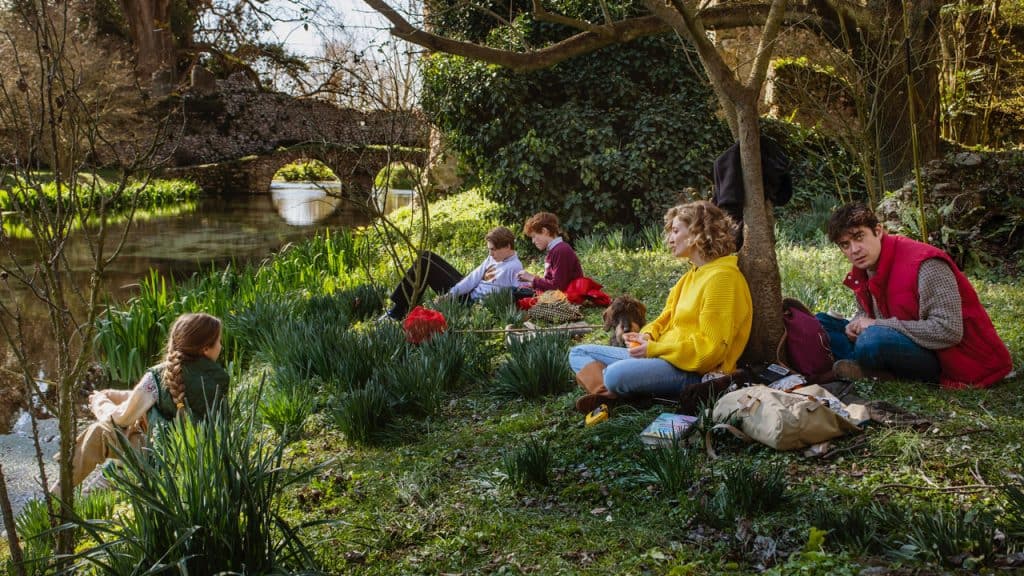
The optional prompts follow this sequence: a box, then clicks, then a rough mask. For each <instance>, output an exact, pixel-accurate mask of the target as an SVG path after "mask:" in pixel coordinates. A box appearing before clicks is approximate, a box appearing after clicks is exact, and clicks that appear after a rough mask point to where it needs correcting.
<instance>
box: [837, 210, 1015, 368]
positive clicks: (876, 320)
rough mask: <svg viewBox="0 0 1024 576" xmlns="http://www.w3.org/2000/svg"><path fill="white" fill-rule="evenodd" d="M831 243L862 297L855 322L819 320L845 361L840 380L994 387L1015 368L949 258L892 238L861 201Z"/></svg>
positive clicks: (843, 213) (840, 216)
mask: <svg viewBox="0 0 1024 576" xmlns="http://www.w3.org/2000/svg"><path fill="white" fill-rule="evenodd" d="M828 237H829V240H831V241H832V242H834V243H835V244H836V245H837V246H839V249H840V250H842V252H843V255H844V256H846V259H847V260H849V261H850V264H852V265H853V268H852V269H851V270H850V273H849V274H847V275H846V280H845V281H844V282H843V283H844V284H846V286H848V287H849V288H850V289H851V290H853V293H854V295H855V296H856V297H857V308H858V310H857V314H856V315H854V317H853V318H852V319H851V320H849V321H847V320H845V319H841V318H835V317H833V316H831V315H828V314H818V319H819V320H820V321H821V323H822V326H823V327H824V328H825V330H826V331H827V332H828V334H829V339H830V342H831V345H832V352H833V354H835V357H836V358H838V360H837V361H836V363H835V365H834V366H833V371H834V372H835V376H836V377H837V378H843V379H851V380H852V379H857V378H865V377H896V378H905V379H910V380H923V381H927V382H939V383H940V384H941V385H942V387H943V388H969V387H974V388H986V387H988V386H991V385H992V384H994V383H995V382H998V381H999V380H1001V379H1003V378H1004V377H1005V376H1006V375H1007V374H1009V373H1010V372H1011V371H1012V369H1013V364H1012V361H1011V360H1010V353H1009V351H1008V350H1007V349H1006V345H1005V344H1003V341H1002V340H1000V339H999V335H998V334H997V333H996V329H995V327H994V326H992V320H991V319H989V317H988V313H987V312H985V308H984V307H983V306H982V305H981V302H980V301H979V300H978V294H977V293H976V292H975V291H974V287H973V286H971V283H970V281H969V280H967V277H966V276H964V275H963V273H962V272H960V269H959V268H957V266H956V264H955V263H953V260H952V259H951V258H950V257H949V255H948V254H946V253H945V252H943V251H942V250H939V249H938V248H935V247H934V246H930V245H928V244H924V243H922V242H917V241H915V240H911V239H909V238H904V237H902V236H897V235H895V234H887V233H886V232H885V230H884V229H883V228H882V225H881V224H879V222H878V217H877V216H875V214H874V212H872V211H871V209H870V208H868V207H867V206H865V205H864V204H860V203H853V204H847V205H845V206H842V207H840V208H839V209H837V210H836V211H835V212H834V213H833V214H832V217H831V219H830V220H829V223H828Z"/></svg>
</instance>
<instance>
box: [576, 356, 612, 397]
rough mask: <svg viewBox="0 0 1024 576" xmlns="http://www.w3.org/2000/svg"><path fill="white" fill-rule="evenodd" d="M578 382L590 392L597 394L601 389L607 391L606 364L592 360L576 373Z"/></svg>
mask: <svg viewBox="0 0 1024 576" xmlns="http://www.w3.org/2000/svg"><path fill="white" fill-rule="evenodd" d="M576 383H577V384H579V386H580V388H583V390H585V391H586V392H588V393H590V394H597V393H598V392H599V391H604V392H607V390H605V387H604V364H602V363H600V362H591V363H590V364H587V365H586V366H584V367H583V368H581V369H580V371H579V372H577V373H576Z"/></svg>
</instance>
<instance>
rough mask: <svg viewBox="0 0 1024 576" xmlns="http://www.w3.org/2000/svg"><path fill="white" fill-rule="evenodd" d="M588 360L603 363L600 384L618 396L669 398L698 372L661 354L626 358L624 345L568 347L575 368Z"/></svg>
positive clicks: (588, 362)
mask: <svg viewBox="0 0 1024 576" xmlns="http://www.w3.org/2000/svg"><path fill="white" fill-rule="evenodd" d="M591 362H600V363H602V364H604V365H605V369H604V387H605V388H607V389H608V391H609V392H613V393H615V394H618V395H619V396H643V395H648V396H659V397H662V398H673V397H675V396H678V395H679V393H680V392H682V390H683V388H685V387H686V386H689V385H690V384H696V383H698V382H700V378H701V375H700V374H694V373H693V372H686V371H683V370H680V369H679V368H676V367H675V366H673V365H672V364H670V363H669V362H667V361H665V360H662V359H661V358H630V356H629V350H628V349H627V348H619V347H618V346H603V345H601V344H582V345H580V346H573V347H572V349H571V350H569V366H570V367H571V368H572V371H573V372H579V371H580V370H582V369H583V367H584V366H586V365H587V364H590V363H591Z"/></svg>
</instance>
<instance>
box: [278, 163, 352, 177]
mask: <svg viewBox="0 0 1024 576" xmlns="http://www.w3.org/2000/svg"><path fill="white" fill-rule="evenodd" d="M278 178H280V179H281V180H284V181H285V182H322V181H325V180H336V179H337V177H336V176H335V175H334V172H332V171H331V169H330V168H328V167H327V165H326V164H324V163H323V162H321V161H319V160H300V161H298V162H292V163H291V164H285V165H284V166H282V167H281V169H280V170H278V171H277V174H274V179H275V180H276V179H278Z"/></svg>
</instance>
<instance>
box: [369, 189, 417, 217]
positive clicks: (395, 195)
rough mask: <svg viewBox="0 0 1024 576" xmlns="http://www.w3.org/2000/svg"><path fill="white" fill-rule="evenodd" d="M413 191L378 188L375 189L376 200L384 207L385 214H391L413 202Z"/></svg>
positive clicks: (378, 204)
mask: <svg viewBox="0 0 1024 576" xmlns="http://www.w3.org/2000/svg"><path fill="white" fill-rule="evenodd" d="M412 197H413V191H412V190H402V189H400V188H391V189H377V190H375V191H374V200H375V201H376V204H377V206H378V208H382V209H383V211H384V213H385V214H389V213H391V212H394V211H395V210H398V209H399V208H404V207H405V206H409V205H411V204H412Z"/></svg>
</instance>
